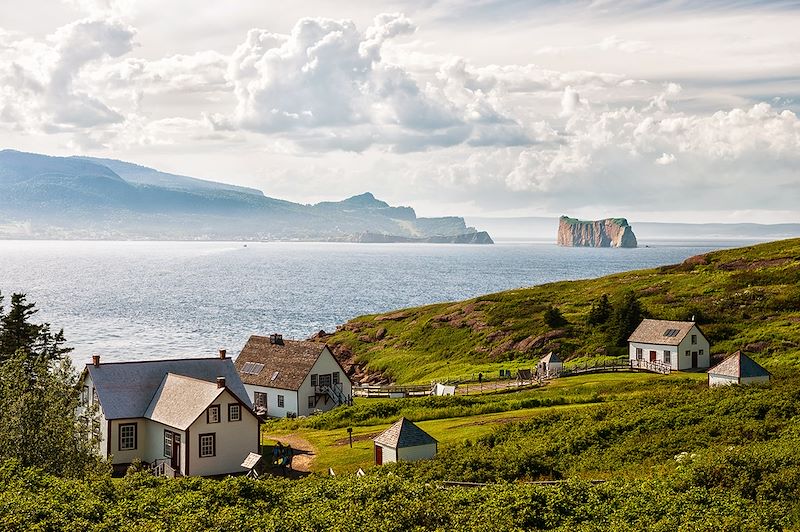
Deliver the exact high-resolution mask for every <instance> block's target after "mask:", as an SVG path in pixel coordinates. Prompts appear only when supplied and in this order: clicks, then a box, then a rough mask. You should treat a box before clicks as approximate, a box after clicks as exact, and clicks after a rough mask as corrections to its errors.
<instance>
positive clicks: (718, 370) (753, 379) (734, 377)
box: [708, 351, 771, 387]
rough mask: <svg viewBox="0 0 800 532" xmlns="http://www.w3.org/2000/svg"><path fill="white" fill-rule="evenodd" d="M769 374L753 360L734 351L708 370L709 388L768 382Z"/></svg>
mask: <svg viewBox="0 0 800 532" xmlns="http://www.w3.org/2000/svg"><path fill="white" fill-rule="evenodd" d="M770 377H771V375H770V372H769V371H767V370H765V369H764V368H763V367H761V365H759V364H758V363H757V362H756V361H755V360H753V359H752V358H750V357H749V356H747V355H745V354H743V353H742V352H741V351H736V352H735V353H734V354H732V355H731V356H729V357H728V358H726V359H725V360H723V361H722V362H720V363H719V364H717V365H716V366H714V367H713V368H711V369H710V370H708V385H709V386H712V387H713V386H728V385H731V384H755V383H765V382H769V379H770Z"/></svg>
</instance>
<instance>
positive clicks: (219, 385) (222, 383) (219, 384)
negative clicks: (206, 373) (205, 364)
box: [217, 377, 225, 388]
mask: <svg viewBox="0 0 800 532" xmlns="http://www.w3.org/2000/svg"><path fill="white" fill-rule="evenodd" d="M224 387H225V377H217V388H224Z"/></svg>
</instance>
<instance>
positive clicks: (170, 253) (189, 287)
mask: <svg viewBox="0 0 800 532" xmlns="http://www.w3.org/2000/svg"><path fill="white" fill-rule="evenodd" d="M747 243H748V242H743V241H706V242H677V241H659V242H652V243H647V242H645V243H643V244H645V245H648V246H649V247H639V248H637V249H591V248H561V247H558V246H556V245H555V244H552V243H549V242H527V243H498V244H496V245H493V246H474V245H472V246H471V245H452V244H449V245H447V244H445V245H434V244H339V243H336V244H334V243H259V242H255V243H248V244H247V245H246V246H245V245H244V244H243V243H226V242H79V241H0V291H2V293H3V294H5V295H6V296H8V295H10V294H11V293H12V292H24V293H26V294H27V295H28V297H29V300H31V301H35V302H36V304H37V307H38V308H39V309H40V312H39V314H38V315H37V319H38V320H39V321H47V322H49V323H51V324H52V325H53V327H54V328H56V329H58V328H61V327H63V328H64V330H65V334H66V337H67V339H68V341H69V344H70V345H71V346H72V347H74V348H75V352H74V353H73V359H74V360H75V362H76V363H79V364H83V363H84V362H85V361H88V360H89V359H90V358H91V354H92V353H99V354H100V355H102V356H103V357H104V358H105V359H107V360H115V361H121V360H144V359H148V358H163V357H181V356H188V357H202V356H213V355H214V354H215V353H216V351H217V350H218V349H220V348H227V349H228V350H229V353H230V354H232V355H236V354H238V352H239V350H240V349H241V347H242V346H243V345H244V342H245V341H246V340H247V338H248V337H249V336H250V335H251V334H269V333H272V332H279V333H282V334H283V335H284V336H285V337H287V338H307V337H308V336H310V335H312V334H313V333H315V332H317V331H319V330H320V329H325V330H326V331H332V330H333V329H334V328H335V326H336V325H337V324H341V323H344V322H345V321H347V320H348V319H351V318H353V317H355V316H359V315H362V314H370V313H377V312H383V311H388V310H392V309H399V308H403V307H409V306H417V305H425V304H429V303H436V302H442V301H456V300H460V299H466V298H470V297H474V296H478V295H481V294H487V293H491V292H497V291H500V290H507V289H510V288H518V287H523V286H532V285H536V284H541V283H546V282H550V281H557V280H564V279H582V278H591V277H597V276H601V275H606V274H609V273H614V272H620V271H625V270H634V269H639V268H649V267H653V266H657V265H662V264H673V263H678V262H681V261H683V260H684V259H686V258H687V257H690V256H692V255H696V254H698V253H705V252H707V251H710V250H713V249H720V248H726V247H735V246H739V245H745V244H747ZM6 303H8V301H7V300H6Z"/></svg>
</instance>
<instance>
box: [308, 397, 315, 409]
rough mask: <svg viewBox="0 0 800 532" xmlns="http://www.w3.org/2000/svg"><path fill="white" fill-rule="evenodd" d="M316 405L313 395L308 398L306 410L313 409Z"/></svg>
mask: <svg viewBox="0 0 800 532" xmlns="http://www.w3.org/2000/svg"><path fill="white" fill-rule="evenodd" d="M315 406H317V405H316V399H315V398H314V396H313V395H309V396H308V408H314V407H315Z"/></svg>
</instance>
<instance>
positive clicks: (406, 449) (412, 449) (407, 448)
mask: <svg viewBox="0 0 800 532" xmlns="http://www.w3.org/2000/svg"><path fill="white" fill-rule="evenodd" d="M372 441H373V444H374V452H375V465H382V464H385V463H389V462H401V461H403V462H412V461H414V460H426V459H428V458H433V457H434V456H436V451H437V450H438V446H439V444H438V442H437V441H436V438H434V437H433V436H431V435H430V434H428V433H427V432H425V431H424V430H422V429H421V428H419V427H418V426H416V425H415V424H414V423H413V422H412V421H409V420H407V419H406V418H404V417H401V418H400V420H399V421H397V422H396V423H395V424H394V425H392V426H391V427H389V428H388V429H386V430H385V431H383V432H382V433H381V434H379V435H378V436H377V437H376V438H375V439H374V440H372Z"/></svg>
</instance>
